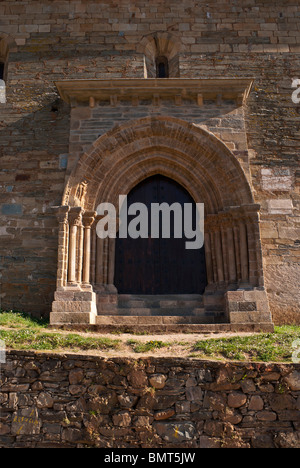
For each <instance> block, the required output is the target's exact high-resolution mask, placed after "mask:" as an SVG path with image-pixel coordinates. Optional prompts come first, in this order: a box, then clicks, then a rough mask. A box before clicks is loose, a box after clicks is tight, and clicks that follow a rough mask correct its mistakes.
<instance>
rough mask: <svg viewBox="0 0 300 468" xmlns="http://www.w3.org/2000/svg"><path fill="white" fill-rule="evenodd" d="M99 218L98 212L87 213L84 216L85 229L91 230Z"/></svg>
mask: <svg viewBox="0 0 300 468" xmlns="http://www.w3.org/2000/svg"><path fill="white" fill-rule="evenodd" d="M96 216H97V212H96V211H85V212H84V214H83V216H82V223H83V225H84V227H85V228H91V227H92V225H93V223H94V221H95V219H96Z"/></svg>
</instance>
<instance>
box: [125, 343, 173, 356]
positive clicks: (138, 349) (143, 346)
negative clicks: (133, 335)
mask: <svg viewBox="0 0 300 468" xmlns="http://www.w3.org/2000/svg"><path fill="white" fill-rule="evenodd" d="M127 344H128V345H129V346H131V348H132V349H133V351H134V352H135V353H148V352H149V351H153V350H155V349H161V348H166V347H168V346H169V343H165V342H163V341H156V340H154V341H147V342H146V343H142V342H141V341H136V340H128V341H127Z"/></svg>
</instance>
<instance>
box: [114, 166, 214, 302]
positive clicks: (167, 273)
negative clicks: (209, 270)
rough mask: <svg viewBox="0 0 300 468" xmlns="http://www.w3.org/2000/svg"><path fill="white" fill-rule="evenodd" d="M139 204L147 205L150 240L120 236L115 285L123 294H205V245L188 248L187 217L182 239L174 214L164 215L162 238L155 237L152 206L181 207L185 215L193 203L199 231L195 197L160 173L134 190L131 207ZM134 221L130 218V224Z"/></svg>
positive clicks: (117, 249) (116, 257)
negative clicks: (167, 229)
mask: <svg viewBox="0 0 300 468" xmlns="http://www.w3.org/2000/svg"><path fill="white" fill-rule="evenodd" d="M137 202H138V203H143V204H144V205H145V206H146V207H147V210H148V237H147V238H141V237H139V238H137V239H132V238H130V237H127V238H126V239H123V238H120V236H119V235H118V236H117V239H116V249H115V279H114V284H115V286H116V288H117V290H118V292H119V294H145V295H146V294H152V295H154V294H161V295H162V294H202V293H203V292H204V290H205V287H206V285H207V280H206V266H205V252H204V246H203V247H202V248H201V249H193V250H189V249H186V242H187V241H191V239H188V238H187V237H186V236H185V233H184V217H183V216H182V219H181V224H182V226H181V230H182V233H183V235H182V237H181V238H176V237H175V236H174V213H172V212H171V215H170V218H166V216H163V214H161V217H160V225H159V237H158V238H153V237H152V236H151V228H152V225H151V205H152V204H154V203H155V204H159V205H161V204H162V203H166V204H167V205H168V206H169V207H171V206H172V205H173V204H174V203H176V204H179V205H180V206H181V209H182V214H183V212H184V205H185V204H190V205H191V206H192V213H193V229H194V230H195V227H196V226H195V222H196V204H195V202H194V200H193V198H192V197H191V195H190V194H189V193H188V192H187V190H185V189H184V187H182V186H181V185H180V184H178V183H177V182H175V181H174V180H172V179H170V178H168V177H165V176H163V175H160V174H157V175H154V176H151V177H148V178H147V179H145V180H143V181H142V182H140V183H139V184H138V185H137V186H136V187H134V188H133V189H132V190H131V192H130V193H129V195H128V197H127V205H128V207H130V205H132V204H133V203H137ZM179 205H177V206H179ZM173 206H174V205H173ZM172 215H173V216H172ZM133 218H134V216H128V225H129V224H130V222H131V221H132V219H133ZM162 222H166V223H168V224H169V227H170V238H164V237H163V235H162V234H163V233H162ZM152 223H153V220H152Z"/></svg>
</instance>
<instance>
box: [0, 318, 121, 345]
mask: <svg viewBox="0 0 300 468" xmlns="http://www.w3.org/2000/svg"><path fill="white" fill-rule="evenodd" d="M48 325H49V322H48V321H47V320H44V319H36V318H34V317H30V316H29V315H28V314H25V313H22V312H13V311H11V312H3V311H1V312H0V327H3V328H2V329H1V328H0V339H2V340H3V341H4V342H5V345H6V348H7V349H19V350H21V349H25V350H26V349H27V350H29V349H33V350H48V351H54V350H56V351H58V350H67V349H68V350H73V351H77V350H78V351H86V350H109V349H117V348H118V347H119V344H120V340H113V339H111V338H103V337H101V338H94V337H84V336H81V335H78V334H74V333H68V334H65V333H54V332H47V331H45V329H46V328H47V326H48Z"/></svg>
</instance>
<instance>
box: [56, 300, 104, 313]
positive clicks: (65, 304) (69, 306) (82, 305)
mask: <svg viewBox="0 0 300 468" xmlns="http://www.w3.org/2000/svg"><path fill="white" fill-rule="evenodd" d="M52 311H53V312H74V313H77V312H79V313H80V312H97V309H96V304H95V303H94V302H92V301H55V302H53V305H52Z"/></svg>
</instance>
